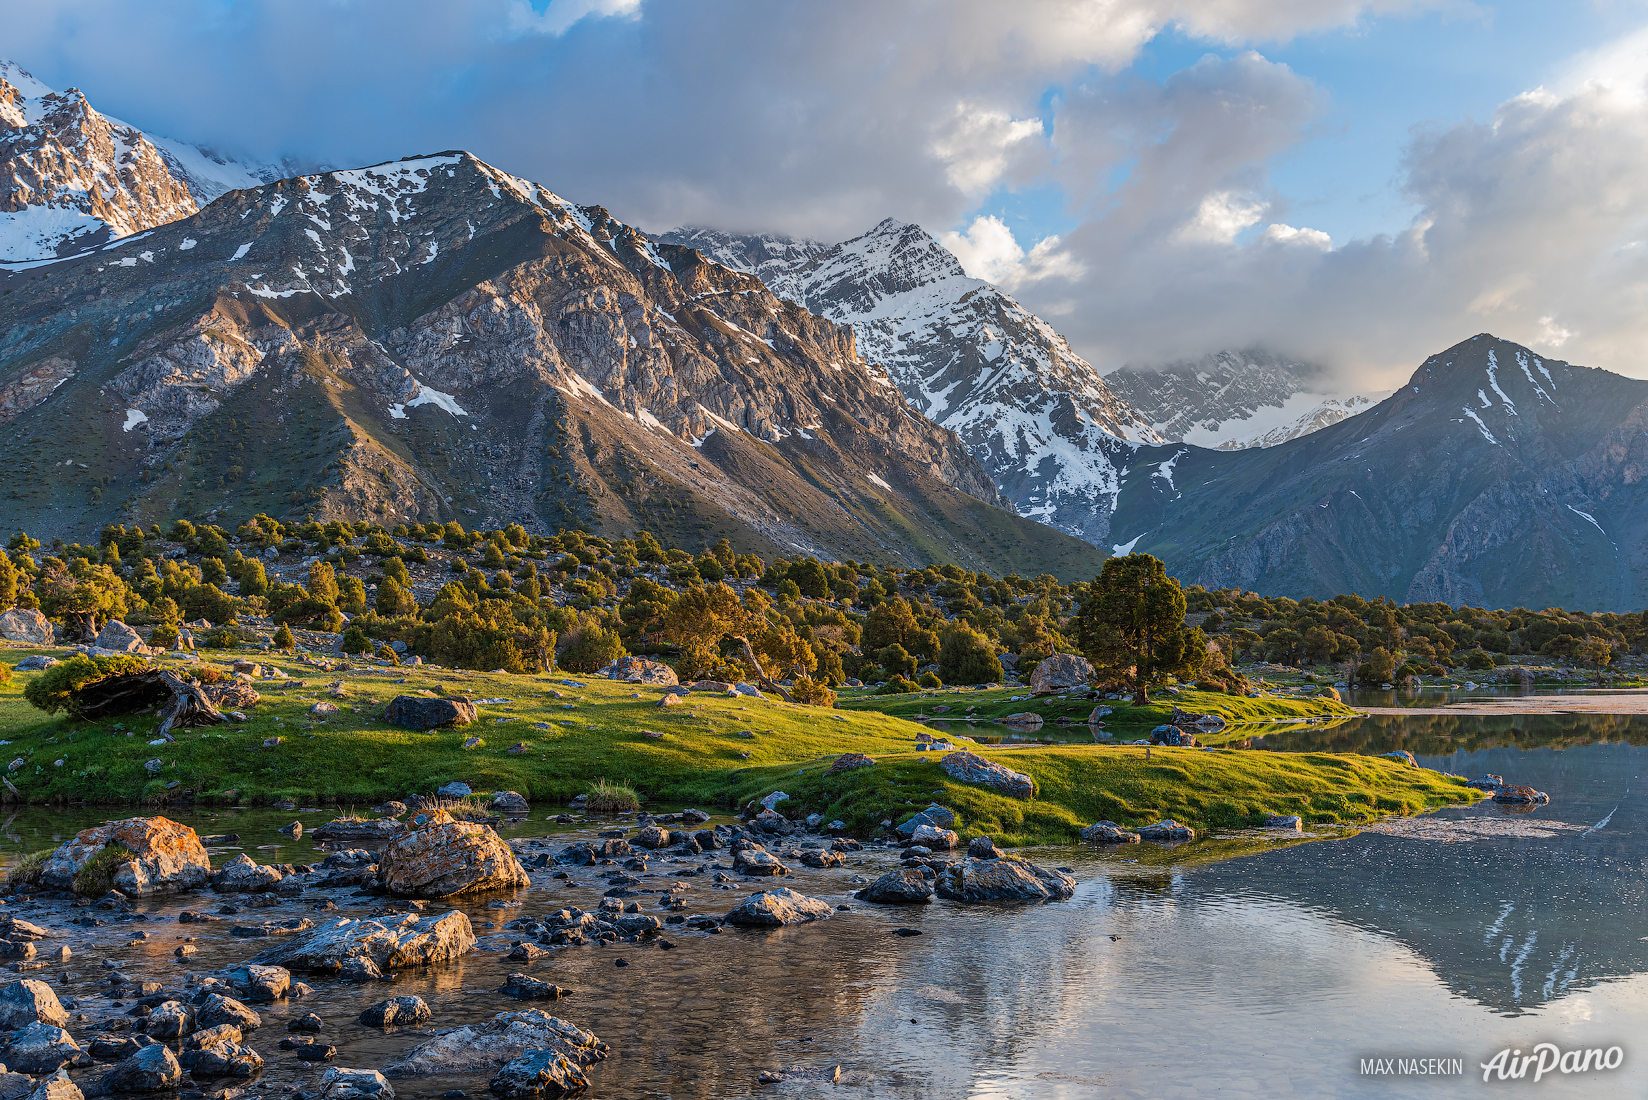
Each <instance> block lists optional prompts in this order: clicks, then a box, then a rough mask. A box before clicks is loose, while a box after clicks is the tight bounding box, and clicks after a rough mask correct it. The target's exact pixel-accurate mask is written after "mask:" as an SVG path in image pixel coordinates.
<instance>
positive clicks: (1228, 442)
mask: <svg viewBox="0 0 1648 1100" xmlns="http://www.w3.org/2000/svg"><path fill="white" fill-rule="evenodd" d="M1323 373H1324V372H1323V368H1322V367H1320V366H1318V365H1317V364H1314V363H1306V362H1301V361H1299V360H1295V359H1290V358H1288V357H1287V356H1282V355H1277V354H1275V353H1274V352H1270V351H1266V350H1265V349H1263V348H1248V349H1246V350H1243V351H1220V352H1215V353H1213V354H1211V355H1204V356H1202V357H1201V358H1200V359H1191V360H1183V361H1180V362H1177V363H1169V364H1166V365H1164V366H1159V367H1150V366H1146V367H1140V366H1125V367H1121V368H1119V369H1117V370H1113V371H1111V372H1110V373H1109V374H1107V375H1105V376H1104V380H1105V382H1106V383H1107V384H1108V385H1109V386H1110V389H1111V391H1112V392H1114V393H1115V394H1116V396H1117V397H1118V398H1119V399H1121V400H1123V401H1126V402H1127V403H1128V404H1129V405H1131V406H1133V408H1134V409H1135V410H1137V412H1138V414H1139V416H1140V418H1141V419H1143V420H1144V421H1146V422H1147V423H1149V424H1150V426H1151V427H1152V428H1153V429H1155V431H1156V432H1157V434H1158V435H1159V436H1160V437H1161V438H1162V439H1163V440H1166V441H1167V442H1169V443H1193V444H1195V445H1196V446H1198V447H1223V448H1225V449H1227V450H1233V449H1236V448H1240V447H1273V446H1275V445H1276V444H1278V443H1283V442H1286V441H1287V440H1289V439H1294V438H1297V437H1298V436H1301V435H1308V434H1310V433H1311V432H1313V431H1320V430H1321V429H1322V428H1325V427H1327V426H1328V425H1329V424H1335V423H1338V422H1339V421H1340V420H1343V419H1344V418H1345V417H1346V416H1349V415H1350V414H1351V413H1352V412H1355V411H1356V408H1357V406H1360V405H1365V404H1369V403H1370V402H1369V401H1368V399H1367V398H1364V397H1352V398H1349V399H1339V398H1333V397H1329V396H1327V395H1325V394H1323V393H1322V391H1321V386H1322V383H1323Z"/></svg>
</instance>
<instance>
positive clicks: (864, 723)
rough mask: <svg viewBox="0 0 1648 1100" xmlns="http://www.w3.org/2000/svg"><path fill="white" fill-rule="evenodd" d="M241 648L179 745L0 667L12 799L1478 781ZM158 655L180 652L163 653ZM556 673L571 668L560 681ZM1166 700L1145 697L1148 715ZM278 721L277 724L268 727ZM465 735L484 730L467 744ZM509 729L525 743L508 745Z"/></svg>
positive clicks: (861, 813)
mask: <svg viewBox="0 0 1648 1100" xmlns="http://www.w3.org/2000/svg"><path fill="white" fill-rule="evenodd" d="M34 652H46V653H51V654H52V655H56V656H62V655H63V654H62V651H61V650H28V649H13V650H10V651H7V652H6V653H5V654H4V659H5V660H6V661H7V663H8V664H10V663H15V662H16V661H18V660H20V659H21V658H22V657H24V656H27V655H29V654H30V653H34ZM248 655H249V656H251V657H252V659H254V660H257V661H259V662H261V663H263V664H265V665H273V666H275V667H277V668H279V669H281V670H282V671H284V672H286V673H287V675H288V677H289V679H287V680H278V679H277V680H259V681H257V683H256V684H255V686H256V688H257V690H258V691H259V692H260V693H261V694H262V696H263V698H262V701H261V702H260V703H259V704H258V705H257V706H255V707H253V708H251V709H250V710H249V711H248V712H247V720H246V721H245V722H239V721H235V722H231V723H228V724H226V725H222V726H215V727H204V728H199V729H185V730H181V731H178V733H177V741H176V742H175V743H171V744H162V745H150V744H149V743H148V742H149V741H150V740H151V739H152V738H153V731H154V727H155V724H156V722H157V719H156V718H155V717H154V716H153V715H128V716H125V717H122V718H116V719H113V720H112V721H110V722H107V723H102V724H96V723H89V722H85V721H79V720H75V719H72V718H67V717H63V716H50V715H46V714H43V713H41V712H40V711H37V710H35V709H34V708H32V707H31V706H29V705H28V704H27V703H26V702H25V701H24V700H23V697H22V695H23V688H24V686H25V685H26V683H27V682H28V681H29V679H30V678H31V677H32V676H35V675H38V674H37V673H27V672H22V673H18V674H17V675H16V676H15V677H14V678H13V680H12V682H11V683H9V684H6V685H3V686H0V739H3V740H5V741H7V742H8V744H6V745H5V746H3V749H0V751H3V752H4V754H5V756H4V760H5V761H11V760H14V759H16V760H22V761H23V762H24V763H23V764H22V765H21V766H20V767H17V768H15V769H7V772H6V774H8V775H9V777H10V781H11V783H12V784H13V785H14V786H15V787H16V788H17V791H18V794H17V795H14V796H12V797H13V798H14V799H21V800H23V801H26V802H29V803H36V804H42V803H52V802H58V803H61V802H79V801H85V802H87V803H93V804H104V805H126V806H132V805H143V806H146V807H150V808H160V807H162V806H164V805H166V804H168V803H169V802H177V801H182V800H186V799H189V798H192V799H193V800H194V802H195V803H196V804H197V805H208V806H254V805H268V804H272V803H274V802H277V801H292V802H295V803H298V804H300V805H338V806H355V807H362V806H368V805H371V804H373V803H375V802H378V801H381V800H383V799H386V798H392V797H402V796H405V795H406V794H409V793H412V792H418V791H425V792H427V791H431V790H433V789H434V788H435V787H437V786H439V785H441V784H443V783H446V782H449V781H451V780H462V781H463V782H465V783H468V784H469V785H470V786H471V787H473V788H474V789H475V790H477V791H483V792H484V791H493V790H515V791H519V792H520V793H522V794H524V795H526V796H527V797H528V798H529V799H531V800H533V801H534V802H536V803H540V804H546V803H558V802H564V801H566V800H568V799H570V798H571V797H572V796H574V795H576V794H579V793H583V792H584V791H586V790H588V788H589V786H590V784H591V783H592V782H594V781H595V780H597V779H603V778H604V779H608V780H613V781H618V782H623V783H626V784H628V785H631V786H633V787H635V788H636V789H637V790H639V791H640V792H641V793H642V794H643V795H644V796H645V797H646V798H647V799H648V800H649V801H650V802H651V803H653V804H655V805H684V804H693V803H696V804H700V805H703V806H704V807H705V808H706V809H720V810H735V809H737V808H739V807H741V806H743V805H744V804H745V803H747V802H748V801H749V800H750V799H753V798H758V797H761V796H763V795H765V794H767V793H769V792H771V791H773V790H784V791H786V792H787V793H788V794H789V795H790V801H789V802H788V803H786V804H784V805H783V808H784V809H785V810H786V811H788V812H789V813H790V814H791V816H795V815H796V814H797V813H799V812H801V811H803V810H804V811H806V812H816V813H819V814H820V815H821V816H823V818H824V819H825V820H826V821H828V820H832V819H835V818H839V819H841V820H843V821H845V822H846V823H847V825H848V828H849V831H850V832H852V833H854V834H858V835H866V834H869V833H871V832H873V831H874V830H875V829H876V828H877V826H878V825H879V823H880V822H881V821H883V820H894V821H897V820H901V819H902V818H904V817H906V816H908V815H909V814H910V813H912V812H914V811H915V810H918V809H920V808H921V807H923V806H926V805H927V804H928V803H929V802H931V801H938V802H941V803H943V804H945V805H947V806H950V807H951V808H952V809H954V810H955V811H956V813H957V815H958V817H959V818H960V822H961V824H960V826H959V827H960V828H961V829H962V830H963V831H964V832H967V833H978V832H988V833H991V834H992V835H995V836H997V837H998V839H999V840H1000V841H1001V842H1002V843H1007V844H1031V843H1058V842H1067V841H1071V840H1074V839H1076V837H1077V834H1078V833H1079V830H1080V829H1081V828H1082V827H1083V826H1084V825H1087V824H1089V823H1091V822H1092V821H1095V820H1098V819H1100V818H1109V819H1110V820H1113V821H1116V822H1119V823H1121V824H1124V825H1140V824H1146V823H1148V822H1151V821H1155V820H1157V819H1159V818H1162V817H1173V818H1175V819H1177V820H1179V821H1182V822H1184V823H1186V824H1190V825H1192V826H1195V827H1197V828H1199V829H1208V828H1231V827H1241V826H1248V825H1256V824H1259V823H1260V822H1261V821H1262V820H1263V818H1264V816H1265V815H1267V814H1272V813H1297V814H1300V815H1301V816H1302V817H1304V818H1305V819H1306V820H1307V821H1311V822H1319V823H1328V824H1337V823H1354V822H1356V821H1359V820H1364V819H1367V818H1371V817H1374V816H1379V815H1382V814H1389V813H1414V812H1418V811H1421V810H1424V809H1428V808H1434V807H1437V806H1441V805H1448V804H1453V803H1461V802H1468V801H1470V800H1472V799H1473V798H1474V797H1476V796H1475V794H1474V792H1471V791H1468V790H1466V789H1465V788H1464V787H1463V786H1461V785H1460V784H1458V783H1457V782H1455V781H1452V780H1448V779H1445V778H1444V777H1442V776H1441V775H1439V774H1438V773H1436V772H1431V771H1425V770H1422V769H1416V768H1413V767H1411V766H1408V765H1405V764H1401V763H1397V762H1395V761H1391V760H1385V759H1381V758H1376V757H1358V756H1350V755H1339V754H1328V753H1307V754H1281V753H1267V752H1246V751H1237V750H1216V751H1212V752H1205V751H1201V750H1194V749H1166V748H1157V749H1155V750H1154V751H1153V752H1152V754H1151V758H1150V759H1149V760H1146V759H1145V751H1144V749H1142V748H1133V747H1122V746H1113V745H1101V744H1058V745H1035V746H1024V747H1014V748H1010V747H1001V746H991V745H977V746H974V745H967V744H965V742H962V741H961V738H962V737H965V736H966V735H965V733H964V732H962V730H961V729H959V728H958V727H956V726H952V727H951V730H950V732H949V734H948V735H949V736H950V737H951V738H952V739H953V740H956V741H958V742H959V743H962V744H963V745H964V747H967V748H970V749H974V750H975V751H977V752H979V753H980V754H981V755H983V756H985V757H987V758H989V759H993V760H997V761H1000V762H1002V763H1005V764H1006V765H1007V766H1009V767H1011V768H1013V769H1015V770H1017V771H1022V772H1026V773H1028V774H1029V775H1030V776H1032V777H1033V778H1034V779H1035V781H1036V783H1037V786H1038V789H1039V795H1038V797H1037V798H1036V799H1033V800H1029V801H1020V800H1016V799H1011V798H1007V797H1004V796H1002V795H998V794H995V793H994V792H991V791H988V790H984V789H981V788H978V787H973V786H969V785H965V784H959V783H956V782H954V781H952V780H950V779H949V777H948V776H947V775H946V774H945V773H944V771H943V770H942V769H941V768H940V767H939V766H938V764H937V754H933V753H926V752H918V751H916V744H917V742H916V734H917V733H918V732H920V730H921V729H922V727H921V726H919V725H917V724H916V723H914V722H912V721H910V720H908V719H907V718H903V717H899V716H897V714H898V712H901V711H902V710H903V709H905V708H906V707H908V706H911V705H912V704H913V705H914V709H920V706H921V705H922V704H923V703H925V705H926V706H927V707H928V708H931V707H932V706H933V705H934V700H935V699H936V698H938V697H939V695H942V699H943V700H944V701H948V702H950V703H951V704H952V705H956V704H959V706H960V707H965V705H966V704H967V703H972V702H976V701H981V700H982V702H981V707H982V706H983V705H984V703H988V704H989V706H990V708H991V709H992V710H995V709H997V708H999V707H1005V706H1012V707H1018V708H1021V709H1022V708H1023V704H1022V703H1013V704H1009V703H1007V702H1006V699H1007V698H1008V697H1009V696H1010V695H1011V694H1012V693H1011V692H1010V691H1002V692H968V691H961V692H953V693H939V694H938V695H933V696H926V697H918V696H911V697H905V698H899V697H885V698H883V699H880V700H876V703H880V704H885V706H886V709H887V710H889V711H891V712H893V713H883V712H882V711H881V710H877V709H870V708H871V706H872V704H870V703H869V702H868V701H867V700H855V701H851V702H847V703H846V704H845V705H844V706H843V707H842V708H841V709H838V710H831V709H824V708H819V707H804V706H798V705H794V704H789V703H785V702H782V701H780V700H776V699H751V698H745V697H738V698H731V697H727V696H724V695H717V694H711V693H705V692H695V693H693V694H692V695H690V696H688V697H687V701H686V702H685V703H684V704H682V705H679V706H672V707H660V706H658V700H659V697H660V695H661V692H660V690H659V689H657V688H649V687H643V686H637V685H631V684H622V683H615V682H609V681H606V680H603V679H600V678H597V677H592V676H567V675H562V674H557V673H549V674H541V675H535V676H531V675H509V674H493V673H481V672H471V671H465V670H451V669H431V668H427V667H423V668H418V667H399V668H396V667H392V666H388V667H386V666H380V665H375V664H363V663H362V662H359V661H354V662H350V666H351V667H350V668H348V669H347V670H344V669H342V668H341V667H340V666H339V665H338V664H337V663H336V662H328V663H330V664H331V665H332V668H331V670H323V669H321V668H317V667H315V666H312V665H306V664H304V663H302V662H300V661H299V660H298V659H297V658H295V657H288V656H284V655H280V654H274V655H264V654H248ZM232 656H233V655H231V654H223V655H218V654H208V655H205V656H204V657H203V661H204V662H205V663H208V664H215V663H216V662H220V661H222V662H227V661H228V660H231V659H232ZM160 663H162V664H163V665H167V666H171V667H178V666H183V665H184V662H180V661H174V660H173V659H171V658H162V659H161V660H160ZM216 667H223V665H221V664H218V665H216ZM403 680H404V681H405V682H398V681H403ZM569 680H570V681H576V682H577V684H576V686H574V685H570V684H567V683H564V682H563V681H569ZM338 682H341V684H342V688H341V690H342V693H343V694H342V695H341V696H335V695H333V694H332V693H331V688H330V685H332V684H333V683H338ZM299 683H301V684H302V685H303V686H301V687H299V686H297V685H298V684H299ZM420 690H429V691H433V692H435V693H437V694H442V695H448V694H450V695H462V696H465V697H468V698H470V699H474V700H477V701H478V702H479V701H481V700H500V701H488V702H479V711H480V720H479V721H478V722H476V723H474V724H473V725H471V726H469V727H467V728H464V729H460V730H441V731H437V732H435V733H418V732H412V731H408V730H401V729H397V728H395V727H393V726H390V725H388V724H387V723H386V722H384V721H383V720H382V719H381V717H380V715H381V714H382V712H383V709H384V705H385V704H386V703H387V702H388V701H389V700H390V699H392V698H393V697H394V696H395V695H398V694H416V693H418V692H419V691H420ZM997 695H1000V697H1001V698H1000V699H999V700H997V699H995V698H993V697H994V696H997ZM557 696H559V697H557ZM1209 700H1225V701H1226V702H1225V705H1226V706H1230V705H1234V706H1236V707H1237V708H1239V709H1240V710H1242V711H1244V712H1245V711H1247V710H1253V711H1254V712H1255V714H1257V713H1258V711H1259V710H1260V709H1264V710H1267V711H1268V710H1270V709H1273V708H1277V707H1283V708H1285V709H1286V711H1287V712H1288V713H1287V714H1286V715H1280V716H1290V717H1300V716H1302V714H1303V713H1304V710H1305V709H1306V708H1309V707H1319V708H1321V709H1320V710H1318V713H1326V712H1328V707H1329V703H1328V702H1327V701H1311V702H1310V703H1305V702H1302V701H1294V700H1270V699H1237V698H1233V697H1228V696H1217V695H1209V696H1206V697H1205V698H1204V697H1203V695H1202V693H1188V692H1187V693H1185V695H1182V696H1180V697H1179V698H1178V699H1176V700H1174V701H1175V702H1177V703H1178V704H1179V705H1181V706H1184V707H1186V709H1193V710H1203V709H1215V708H1214V707H1213V706H1212V705H1210V704H1209ZM316 703H330V704H333V705H335V706H337V707H338V708H339V709H338V710H337V711H336V712H334V713H331V714H327V715H317V714H315V713H313V712H312V709H311V708H312V707H313V706H314V705H315V704H316ZM939 705H942V703H940V704H939ZM1083 705H1084V706H1085V707H1086V708H1087V709H1091V704H1083ZM1331 705H1332V706H1338V704H1331ZM1128 709H1132V708H1128ZM1148 709H1150V710H1151V713H1150V714H1148V715H1147V714H1143V713H1141V714H1139V715H1136V716H1131V717H1133V718H1136V720H1137V721H1138V722H1140V723H1143V722H1151V723H1152V724H1153V722H1154V721H1155V720H1157V719H1158V718H1159V716H1158V715H1156V714H1155V713H1154V710H1155V708H1148ZM1167 709H1168V705H1167V704H1162V706H1161V708H1160V710H1161V714H1163V715H1165V713H1166V712H1167ZM1347 709H1348V708H1347ZM1118 717H1120V712H1119V711H1118ZM649 732H650V733H651V734H661V735H662V736H660V737H654V736H649ZM277 737H278V738H280V739H281V740H280V742H279V743H278V744H275V745H265V743H264V742H265V741H266V740H267V739H272V738H277ZM476 737H478V738H480V739H481V743H480V744H479V745H477V746H475V747H472V748H465V747H464V745H465V741H466V740H467V739H469V738H476ZM513 746H522V748H521V749H520V750H519V751H516V752H511V751H510V750H511V748H512V747H513ZM845 752H861V753H866V754H868V755H870V756H872V757H874V758H875V759H876V761H877V764H876V766H874V767H869V768H861V769H855V770H852V771H848V772H844V773H841V774H838V775H834V776H831V775H826V774H825V773H826V772H827V770H828V768H829V766H830V765H831V764H832V763H833V762H834V761H835V759H836V758H837V757H838V756H840V755H841V754H842V753H845ZM150 760H159V761H160V762H161V763H160V767H159V768H158V770H157V771H156V772H154V773H153V774H150V772H149V771H148V770H146V769H145V762H146V761H150ZM59 761H61V763H59Z"/></svg>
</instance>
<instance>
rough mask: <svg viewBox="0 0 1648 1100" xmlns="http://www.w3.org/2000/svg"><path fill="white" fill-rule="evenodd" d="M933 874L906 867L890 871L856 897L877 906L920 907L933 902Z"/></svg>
mask: <svg viewBox="0 0 1648 1100" xmlns="http://www.w3.org/2000/svg"><path fill="white" fill-rule="evenodd" d="M931 873H932V872H930V871H929V872H928V873H927V874H922V872H921V870H920V869H919V868H914V867H904V868H900V869H899V870H896V871H888V872H887V873H886V874H884V875H882V876H881V877H880V878H878V879H876V880H875V881H874V882H872V883H870V885H868V886H866V887H865V888H864V889H862V890H860V891H859V892H858V894H857V895H856V896H857V898H858V900H859V901H868V902H874V903H875V904H877V905H919V904H922V903H925V902H929V901H932V900H933V882H932V879H931V878H930V877H929V876H930V875H931Z"/></svg>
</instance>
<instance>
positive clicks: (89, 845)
mask: <svg viewBox="0 0 1648 1100" xmlns="http://www.w3.org/2000/svg"><path fill="white" fill-rule="evenodd" d="M108 847H114V848H117V849H121V850H124V851H125V852H128V853H130V855H131V858H130V859H129V860H128V861H127V862H125V863H123V864H121V865H120V866H119V867H117V868H116V869H115V873H114V875H113V880H112V881H113V885H114V888H115V889H116V890H119V891H120V892H121V893H122V894H125V895H127V896H128V897H149V896H151V895H154V894H168V893H175V892H177V891H180V890H191V889H194V888H195V887H197V886H202V885H204V884H205V882H206V880H207V878H209V877H210V875H211V873H212V863H211V857H210V856H208V855H207V853H206V846H205V845H203V844H201V842H200V837H199V836H198V835H196V833H195V831H194V830H193V829H191V828H189V827H188V826H187V825H180V824H178V823H177V822H175V821H172V820H170V819H168V818H164V817H129V818H126V819H125V820H123V821H112V822H110V823H109V824H107V825H99V826H97V827H96V828H94V829H84V830H82V831H81V832H79V833H77V834H76V835H75V838H74V839H73V840H71V841H69V842H68V843H67V844H64V845H62V846H61V847H59V848H58V849H57V850H56V851H55V852H53V853H52V854H51V855H50V856H49V857H48V858H47V859H46V862H45V864H44V866H42V868H41V870H40V881H41V884H42V885H44V886H46V887H49V888H51V889H54V890H72V889H74V877H75V875H77V874H79V873H80V869H81V868H82V867H84V866H85V865H86V864H87V863H88V862H89V861H90V860H91V859H92V857H94V856H96V855H97V854H98V853H99V852H101V851H103V849H105V848H108Z"/></svg>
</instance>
